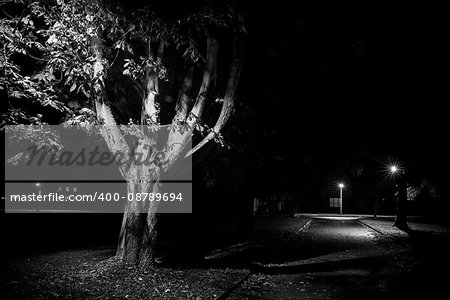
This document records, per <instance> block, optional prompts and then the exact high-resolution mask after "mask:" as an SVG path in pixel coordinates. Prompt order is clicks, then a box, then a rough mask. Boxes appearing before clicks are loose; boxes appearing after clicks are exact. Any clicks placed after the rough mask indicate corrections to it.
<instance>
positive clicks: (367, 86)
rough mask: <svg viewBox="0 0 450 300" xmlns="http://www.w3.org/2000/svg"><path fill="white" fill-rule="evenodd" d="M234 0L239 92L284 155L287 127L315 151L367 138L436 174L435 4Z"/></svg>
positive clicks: (442, 127)
mask: <svg viewBox="0 0 450 300" xmlns="http://www.w3.org/2000/svg"><path fill="white" fill-rule="evenodd" d="M144 2H145V1H144ZM205 2H211V1H194V2H192V1H189V2H187V1H181V2H180V1H178V0H169V1H164V3H160V4H159V5H161V9H162V10H163V11H165V12H166V13H167V14H168V15H172V14H173V13H174V10H173V9H172V8H173V7H177V8H179V9H177V10H176V11H179V12H181V11H183V10H186V9H191V8H192V5H193V4H192V3H205ZM212 2H215V1H212ZM235 3H237V6H238V7H239V9H241V11H242V12H243V13H244V15H245V16H246V20H247V25H248V36H247V40H246V53H247V55H246V61H245V66H244V73H243V78H242V81H241V91H240V95H241V97H242V99H244V101H246V102H247V103H249V104H250V106H251V107H252V108H253V109H255V110H256V111H257V113H258V114H259V117H260V118H261V119H262V120H265V121H263V123H264V124H265V129H264V130H267V131H270V132H272V133H273V134H274V135H275V137H274V139H273V140H270V141H269V140H268V143H275V144H276V145H275V146H273V145H272V147H275V148H277V149H278V152H280V153H288V154H287V157H289V159H292V157H293V156H295V151H296V147H293V141H294V140H299V139H298V138H293V136H294V137H298V136H302V140H312V141H313V143H315V145H314V146H313V148H315V149H317V151H318V152H321V151H322V150H321V149H324V148H327V149H330V148H331V149H333V148H335V149H336V151H324V153H322V154H323V155H328V156H330V155H331V156H335V157H331V160H333V159H336V160H338V159H339V157H340V156H342V155H343V156H345V153H342V152H345V151H346V150H348V149H353V148H358V147H366V148H369V149H371V150H372V151H373V152H377V153H379V154H380V153H384V154H385V155H386V156H387V155H389V156H390V157H396V158H399V159H401V160H403V161H404V162H405V164H407V165H408V166H409V167H410V168H411V169H412V170H414V171H415V172H416V174H422V173H423V176H425V177H432V178H437V179H439V180H440V181H442V182H444V179H445V177H446V176H445V175H446V170H447V169H448V168H449V167H450V164H449V159H448V153H449V147H448V146H447V144H448V143H447V140H446V139H447V138H448V134H447V129H446V119H447V118H446V114H447V110H446V109H445V108H446V107H445V104H444V103H445V102H444V99H447V98H448V97H445V95H446V94H448V93H447V92H446V91H445V90H444V80H445V79H444V78H446V77H448V76H445V77H444V76H443V75H442V73H443V72H442V71H443V70H444V69H446V68H444V64H445V63H444V61H445V62H446V61H447V60H444V59H443V58H444V57H445V55H444V53H445V50H444V49H445V48H444V47H443V46H444V41H443V37H444V29H443V28H444V24H443V23H444V18H443V16H442V14H443V11H444V10H443V8H442V7H437V6H434V5H431V4H429V3H427V2H425V1H422V3H419V2H417V3H416V2H411V1H408V2H406V1H403V2H398V1H396V2H395V4H394V3H393V2H392V1H356V0H353V1H328V0H306V1H305V0H299V1H289V0H278V1H270V2H269V1H258V2H256V1H250V0H248V1H235ZM330 140H332V141H337V142H336V143H335V144H333V143H331V144H330V143H329V141H330ZM336 145H344V147H340V148H337V146H336ZM300 147H301V146H300ZM294 159H295V158H294ZM418 176H422V175H418Z"/></svg>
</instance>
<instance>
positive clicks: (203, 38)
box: [0, 0, 245, 266]
mask: <svg viewBox="0 0 450 300" xmlns="http://www.w3.org/2000/svg"><path fill="white" fill-rule="evenodd" d="M24 2H25V3H24ZM1 9H2V19H1V23H0V26H1V27H0V32H1V33H2V34H1V48H2V54H1V61H0V62H1V65H2V72H3V74H2V77H1V91H2V93H4V95H5V97H6V98H7V101H6V103H4V104H3V107H2V127H3V126H4V125H7V124H20V123H28V124H42V123H49V124H54V123H58V122H66V123H69V124H79V123H84V124H86V123H96V124H102V125H103V126H104V127H107V128H108V129H107V130H106V129H105V130H103V131H102V135H103V137H104V139H105V142H106V144H107V145H108V147H109V149H110V150H111V151H114V152H116V151H120V152H121V153H124V154H125V155H127V154H128V155H130V153H132V152H130V146H129V145H128V144H127V142H126V140H125V138H124V136H123V135H122V133H121V131H120V129H119V126H118V125H119V124H120V123H127V122H131V123H133V124H138V125H149V126H159V125H169V134H168V138H167V140H166V142H165V143H166V144H165V146H164V147H163V151H164V152H165V157H168V158H169V159H168V161H167V162H166V163H165V164H164V165H160V166H157V165H152V166H151V167H148V166H146V165H139V164H137V163H133V164H132V165H131V167H129V168H125V167H121V166H119V168H120V171H121V174H122V175H123V177H124V179H125V180H126V181H127V189H128V192H130V193H137V192H152V191H153V192H157V191H158V189H159V188H160V185H159V184H158V179H159V177H160V176H161V174H162V173H164V172H167V171H168V170H169V169H170V168H171V166H173V164H174V163H175V161H176V160H177V159H178V158H179V157H180V156H181V155H188V156H189V155H192V154H193V153H194V152H196V151H197V150H199V149H200V148H201V147H202V146H204V145H205V144H207V143H208V142H210V141H211V140H215V141H218V142H223V141H222V140H223V139H222V136H221V134H220V132H221V130H222V128H223V127H224V126H225V124H226V123H227V122H228V121H229V119H230V117H231V116H232V114H233V111H234V109H235V99H236V91H237V86H238V82H239V78H240V73H241V64H242V62H241V61H242V55H241V47H242V43H241V35H242V33H244V31H245V29H244V27H243V20H242V18H241V16H240V15H239V14H238V13H236V11H235V10H234V9H233V7H231V6H228V5H225V6H220V7H204V8H202V9H200V10H197V11H196V12H189V13H186V14H184V15H183V14H180V15H181V17H180V16H177V18H165V19H163V18H161V17H160V16H158V13H157V10H155V9H152V8H150V7H143V8H140V9H137V10H134V11H133V12H128V11H126V9H124V8H123V7H121V6H119V5H106V4H105V3H103V2H102V1H100V0H99V1H88V0H72V1H40V2H31V1H5V2H2V6H1ZM222 45H224V46H225V47H222ZM219 46H220V47H221V48H224V49H225V50H224V54H222V53H221V54H220V55H219ZM219 63H221V64H223V66H224V67H223V69H225V70H227V71H226V72H223V71H222V69H218V65H219ZM123 77H126V80H125V79H124V78H123ZM174 89H177V90H178V92H175V91H174ZM124 90H125V92H124ZM174 98H175V99H176V104H175V103H174V105H172V99H174ZM211 98H215V99H216V101H211ZM116 99H122V100H119V101H117V100H116ZM124 102H125V103H124ZM213 105H216V106H217V105H220V106H221V108H220V112H219V113H218V115H216V116H214V115H212V114H209V115H208V114H206V113H205V112H206V111H215V109H208V106H213ZM118 107H119V109H117V108H118ZM213 108H214V107H213ZM124 110H125V111H124ZM216 110H218V109H216ZM50 116H51V117H50ZM55 116H56V117H55ZM130 119H131V120H130ZM192 131H195V132H198V133H201V134H200V135H199V136H200V138H194V141H198V143H197V144H196V145H195V146H194V147H193V148H192V149H191V150H190V151H188V152H187V154H186V153H185V152H186V149H185V147H186V145H187V144H188V141H189V140H190V139H191V132H192ZM148 142H151V141H148ZM144 146H145V144H140V145H139V146H138V147H137V149H135V151H136V152H141V153H145V151H147V150H146V149H145V148H144ZM143 178H144V179H145V180H142V179H143ZM126 205H127V206H126V207H125V212H124V216H123V221H122V226H121V231H120V240H119V245H118V249H117V255H119V256H120V257H122V258H123V259H124V260H125V261H126V262H131V263H136V264H139V265H141V266H145V265H148V264H151V263H152V261H153V255H154V246H155V241H156V236H157V226H156V222H157V217H156V216H157V215H156V212H157V202H151V203H150V205H149V207H147V208H146V212H145V213H141V210H140V208H139V207H138V204H137V202H127V204H126Z"/></svg>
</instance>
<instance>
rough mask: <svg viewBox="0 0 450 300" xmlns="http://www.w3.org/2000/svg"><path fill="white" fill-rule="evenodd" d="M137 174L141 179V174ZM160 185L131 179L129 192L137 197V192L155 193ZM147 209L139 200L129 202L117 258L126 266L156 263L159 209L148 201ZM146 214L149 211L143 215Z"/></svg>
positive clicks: (128, 186) (154, 203) (155, 203)
mask: <svg viewBox="0 0 450 300" xmlns="http://www.w3.org/2000/svg"><path fill="white" fill-rule="evenodd" d="M134 173H135V174H136V175H137V176H135V178H139V177H141V176H138V175H142V173H141V172H136V171H135V170H134ZM158 188H159V183H158V182H157V181H156V182H151V181H140V180H130V181H128V183H127V193H129V194H130V195H133V196H135V195H136V194H138V193H143V192H145V193H149V192H153V193H156V192H157V191H158ZM146 202H147V205H148V207H145V206H143V204H142V202H139V201H127V203H126V207H125V212H124V215H123V219H122V226H121V229H120V235H119V244H118V247H117V253H116V254H117V255H118V256H119V257H121V258H122V259H123V260H124V261H125V262H126V263H129V264H133V265H137V266H139V267H143V268H145V267H147V266H150V265H152V264H153V262H154V253H155V252H154V249H155V246H156V241H157V233H158V230H157V229H158V228H157V220H158V218H157V214H156V211H157V206H158V202H156V201H146ZM143 211H147V212H146V213H144V212H143Z"/></svg>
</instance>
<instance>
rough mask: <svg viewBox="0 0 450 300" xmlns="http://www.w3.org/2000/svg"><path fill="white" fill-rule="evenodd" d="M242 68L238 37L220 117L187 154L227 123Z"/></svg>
mask: <svg viewBox="0 0 450 300" xmlns="http://www.w3.org/2000/svg"><path fill="white" fill-rule="evenodd" d="M241 70H242V44H241V42H240V41H239V40H238V39H235V41H234V45H233V59H232V63H231V68H230V74H229V76H228V82H227V88H226V91H225V97H224V99H223V103H222V110H221V111H220V115H219V118H218V119H217V122H216V125H215V126H214V128H213V129H212V130H211V131H210V132H209V133H208V135H207V136H206V137H205V138H204V139H203V140H202V141H201V142H200V143H198V144H197V145H196V146H195V147H194V148H193V149H192V150H191V151H189V152H188V153H187V154H186V156H189V155H192V154H193V153H194V152H196V151H197V150H199V149H200V148H201V147H203V146H204V145H205V144H206V143H208V142H209V141H210V140H212V139H213V138H214V137H215V136H216V135H218V134H219V132H220V131H221V130H222V128H223V127H224V126H225V124H226V123H227V122H228V120H229V119H230V117H231V115H232V114H233V112H234V106H235V98H236V90H237V86H238V83H239V78H240V76H241Z"/></svg>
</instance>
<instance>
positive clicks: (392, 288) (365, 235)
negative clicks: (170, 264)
mask: <svg viewBox="0 0 450 300" xmlns="http://www.w3.org/2000/svg"><path fill="white" fill-rule="evenodd" d="M280 222H283V221H282V220H280ZM281 228H282V226H281V225H280V229H281ZM279 235H280V236H283V233H281V232H280V233H279ZM446 242H448V241H443V240H439V241H435V240H421V241H417V243H416V242H414V241H413V242H412V244H408V243H405V242H404V241H395V240H392V239H389V238H387V237H386V236H383V235H382V234H380V233H378V232H376V231H374V230H372V229H371V228H370V227H367V226H365V225H364V224H362V223H361V222H359V221H358V218H348V219H343V218H328V217H325V218H313V219H312V221H311V222H310V224H309V225H308V226H307V227H306V228H304V229H303V230H302V231H301V232H299V233H298V234H297V236H296V237H291V241H289V242H287V243H280V244H279V245H278V246H277V245H275V244H273V243H271V244H270V245H267V247H264V248H265V250H264V251H261V252H260V253H254V254H256V256H255V257H254V258H256V259H259V261H260V262H261V264H262V265H263V266H265V267H264V268H262V270H261V271H260V272H257V273H255V274H253V275H252V276H250V277H249V278H248V279H247V280H246V281H245V282H244V283H243V284H242V285H240V286H239V287H238V288H237V289H236V290H235V291H234V292H233V293H231V295H230V296H229V299H380V298H389V299H390V298H391V297H396V296H399V295H400V296H401V297H406V296H407V297H409V298H411V299H420V297H422V296H423V295H424V294H426V293H428V292H429V291H430V290H433V291H437V290H443V289H444V288H445V285H444V284H443V282H445V280H447V279H446V278H447V277H446V276H443V275H441V274H439V273H438V272H439V269H445V268H447V267H448V266H449V263H448V258H446V255H445V252H446V250H444V249H448V248H444V247H445V244H446ZM428 245H430V246H431V245H432V247H431V248H429V247H428ZM436 247H438V248H437V249H436Z"/></svg>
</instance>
